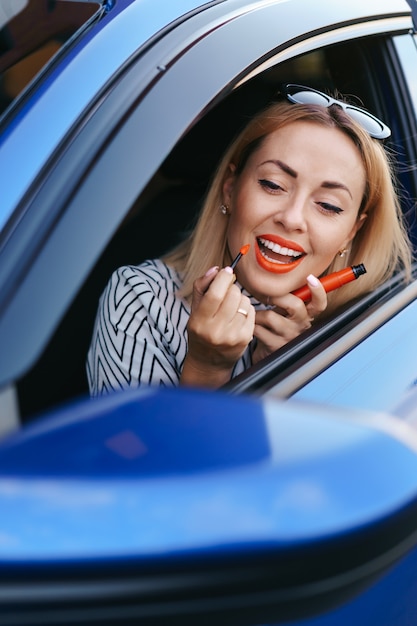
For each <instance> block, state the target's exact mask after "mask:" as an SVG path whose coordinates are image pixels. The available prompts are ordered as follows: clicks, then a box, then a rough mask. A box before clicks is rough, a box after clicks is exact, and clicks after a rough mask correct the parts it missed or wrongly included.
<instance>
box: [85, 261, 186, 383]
mask: <svg viewBox="0 0 417 626" xmlns="http://www.w3.org/2000/svg"><path fill="white" fill-rule="evenodd" d="M180 287H181V280H180V278H179V276H178V274H177V273H176V272H175V271H174V270H172V269H171V268H169V267H168V266H166V265H165V264H164V263H163V262H162V261H159V260H154V261H146V262H145V263H143V264H141V265H140V266H125V267H121V268H119V269H118V270H116V271H115V272H114V273H113V275H112V276H111V278H110V281H109V283H108V285H107V287H106V289H105V291H104V293H103V295H102V296H101V299H100V302H99V308H98V313H97V317H96V321H95V326H94V331H93V337H92V341H91V345H90V349H89V352H88V357H87V377H88V383H89V387H90V393H91V395H100V394H103V393H107V392H109V391H111V390H117V389H123V388H126V387H138V386H139V385H142V384H145V385H166V386H176V385H178V383H179V378H180V375H181V370H182V365H183V362H184V359H185V356H186V353H187V331H186V327H187V322H188V319H189V315H190V311H189V306H188V304H187V303H186V302H185V301H184V300H183V299H182V298H180V297H179V296H178V295H177V292H178V290H179V288H180Z"/></svg>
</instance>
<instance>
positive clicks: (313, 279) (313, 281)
mask: <svg viewBox="0 0 417 626" xmlns="http://www.w3.org/2000/svg"><path fill="white" fill-rule="evenodd" d="M307 282H308V284H309V285H311V286H312V287H318V286H319V285H320V281H319V279H318V278H316V277H315V276H314V275H313V274H309V275H308V276H307Z"/></svg>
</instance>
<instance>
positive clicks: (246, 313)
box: [237, 309, 248, 317]
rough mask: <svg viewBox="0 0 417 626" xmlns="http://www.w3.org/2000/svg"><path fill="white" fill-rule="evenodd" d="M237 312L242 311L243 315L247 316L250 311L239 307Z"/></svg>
mask: <svg viewBox="0 0 417 626" xmlns="http://www.w3.org/2000/svg"><path fill="white" fill-rule="evenodd" d="M237 312H238V313H242V315H244V316H245V317H248V312H247V311H245V309H238V310H237Z"/></svg>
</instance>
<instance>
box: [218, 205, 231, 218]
mask: <svg viewBox="0 0 417 626" xmlns="http://www.w3.org/2000/svg"><path fill="white" fill-rule="evenodd" d="M219 210H220V213H222V214H223V215H229V207H228V206H227V204H221V205H220V209H219Z"/></svg>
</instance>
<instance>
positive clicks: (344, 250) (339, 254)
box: [337, 248, 349, 258]
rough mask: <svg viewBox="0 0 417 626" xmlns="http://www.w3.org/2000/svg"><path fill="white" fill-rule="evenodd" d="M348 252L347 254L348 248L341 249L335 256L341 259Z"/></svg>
mask: <svg viewBox="0 0 417 626" xmlns="http://www.w3.org/2000/svg"><path fill="white" fill-rule="evenodd" d="M348 252H349V249H348V248H342V249H341V250H339V252H338V253H337V254H338V256H340V258H343V257H344V256H346V255H347V253H348Z"/></svg>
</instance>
